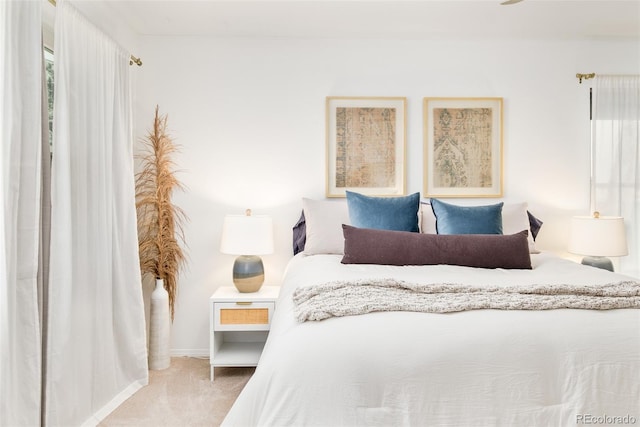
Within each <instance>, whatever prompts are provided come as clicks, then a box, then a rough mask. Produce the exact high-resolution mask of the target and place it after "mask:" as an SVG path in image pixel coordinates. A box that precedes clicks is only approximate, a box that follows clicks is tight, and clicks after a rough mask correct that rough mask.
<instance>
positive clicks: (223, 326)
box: [214, 302, 275, 331]
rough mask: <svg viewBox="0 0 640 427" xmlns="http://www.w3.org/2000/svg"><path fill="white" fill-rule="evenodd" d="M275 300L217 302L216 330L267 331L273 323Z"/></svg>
mask: <svg viewBox="0 0 640 427" xmlns="http://www.w3.org/2000/svg"><path fill="white" fill-rule="evenodd" d="M274 307H275V303H273V302H253V303H246V302H237V303H232V302H221V303H216V304H215V325H214V327H215V330H217V331H242V330H245V331H249V330H253V331H267V330H269V324H270V323H271V315H272V313H273V309H274Z"/></svg>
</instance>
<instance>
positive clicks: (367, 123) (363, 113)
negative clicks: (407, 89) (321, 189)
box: [326, 96, 407, 197]
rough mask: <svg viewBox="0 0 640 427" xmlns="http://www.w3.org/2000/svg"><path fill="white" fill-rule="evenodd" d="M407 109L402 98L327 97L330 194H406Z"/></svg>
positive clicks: (330, 195)
mask: <svg viewBox="0 0 640 427" xmlns="http://www.w3.org/2000/svg"><path fill="white" fill-rule="evenodd" d="M406 111H407V98H404V97H342V96H329V97H327V99H326V144H327V149H326V156H327V159H326V162H327V181H326V195H327V197H345V196H346V191H347V190H349V191H354V192H358V193H361V194H366V195H375V196H399V195H404V194H406V134H407V122H406Z"/></svg>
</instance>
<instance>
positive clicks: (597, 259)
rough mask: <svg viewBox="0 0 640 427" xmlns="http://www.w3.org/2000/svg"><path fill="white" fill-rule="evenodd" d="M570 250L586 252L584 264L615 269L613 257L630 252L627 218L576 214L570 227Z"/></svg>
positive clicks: (579, 252)
mask: <svg viewBox="0 0 640 427" xmlns="http://www.w3.org/2000/svg"><path fill="white" fill-rule="evenodd" d="M569 252H571V253H573V254H577V255H585V257H584V258H583V259H582V264H585V265H590V266H593V267H598V268H603V269H605V270H609V271H613V263H612V262H611V260H610V259H609V258H606V257H614V256H624V255H627V254H628V253H629V251H628V249H627V238H626V234H625V231H624V218H622V217H619V216H600V214H599V213H598V212H594V213H593V216H574V217H573V218H571V227H570V230H569Z"/></svg>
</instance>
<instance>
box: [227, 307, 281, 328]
mask: <svg viewBox="0 0 640 427" xmlns="http://www.w3.org/2000/svg"><path fill="white" fill-rule="evenodd" d="M268 323H269V309H268V308H237V309H232V308H223V309H222V310H220V324H221V325H243V324H245V325H266V324H268Z"/></svg>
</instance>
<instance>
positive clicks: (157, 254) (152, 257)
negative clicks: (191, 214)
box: [136, 106, 187, 321]
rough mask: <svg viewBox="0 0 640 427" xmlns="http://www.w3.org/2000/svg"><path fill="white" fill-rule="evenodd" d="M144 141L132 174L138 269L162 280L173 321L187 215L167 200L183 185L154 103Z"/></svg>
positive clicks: (164, 122) (173, 148) (172, 147)
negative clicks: (136, 169) (151, 122)
mask: <svg viewBox="0 0 640 427" xmlns="http://www.w3.org/2000/svg"><path fill="white" fill-rule="evenodd" d="M144 143H145V144H144V151H143V152H142V154H141V155H140V156H139V159H140V161H141V164H142V169H141V171H140V172H139V173H138V174H136V211H137V215H138V251H139V254H140V269H141V271H142V273H143V274H153V275H154V276H155V277H156V278H158V279H163V280H164V288H165V289H166V290H167V292H168V293H169V308H170V310H171V320H172V321H173V317H174V312H175V301H176V292H177V277H178V273H179V271H180V270H181V269H182V267H184V264H185V262H186V257H185V253H184V251H183V249H182V246H184V243H185V240H184V231H183V228H182V225H183V224H184V222H185V221H186V220H187V218H186V215H185V213H184V212H183V211H182V209H180V208H179V207H178V206H176V205H174V204H173V203H172V202H171V195H172V193H173V192H174V191H175V190H177V189H179V190H184V187H183V185H182V184H181V183H180V182H179V181H178V180H177V179H176V177H175V174H174V172H175V171H174V166H175V164H174V163H173V161H172V160H171V156H172V155H173V153H175V152H176V151H177V150H178V149H177V147H176V145H175V144H174V143H173V141H172V140H171V138H170V137H169V135H167V116H166V115H164V116H159V115H158V107H157V106H156V114H155V119H154V121H153V130H151V131H149V133H148V134H147V136H146V137H145V138H144ZM181 245H182V246H181Z"/></svg>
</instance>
